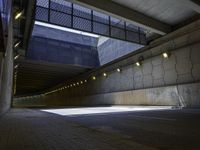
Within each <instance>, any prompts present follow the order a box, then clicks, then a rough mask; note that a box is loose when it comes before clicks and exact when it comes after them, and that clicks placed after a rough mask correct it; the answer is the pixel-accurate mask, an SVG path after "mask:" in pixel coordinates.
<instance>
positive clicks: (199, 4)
mask: <svg viewBox="0 0 200 150" xmlns="http://www.w3.org/2000/svg"><path fill="white" fill-rule="evenodd" d="M179 2H180V3H181V4H183V5H185V6H187V7H188V8H191V9H193V10H194V11H196V12H198V13H200V1H199V0H179Z"/></svg>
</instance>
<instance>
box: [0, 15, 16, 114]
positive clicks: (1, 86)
mask: <svg viewBox="0 0 200 150" xmlns="http://www.w3.org/2000/svg"><path fill="white" fill-rule="evenodd" d="M13 61H14V59H13V21H12V16H11V17H10V22H9V26H8V40H7V46H6V52H5V56H4V57H3V60H2V65H1V66H2V70H1V76H0V77H1V79H0V114H1V113H4V112H6V111H7V110H9V108H10V106H11V100H12V94H13V88H12V87H13Z"/></svg>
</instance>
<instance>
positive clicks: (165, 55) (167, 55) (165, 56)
mask: <svg viewBox="0 0 200 150" xmlns="http://www.w3.org/2000/svg"><path fill="white" fill-rule="evenodd" d="M169 56H170V54H169V52H164V53H162V57H163V58H169Z"/></svg>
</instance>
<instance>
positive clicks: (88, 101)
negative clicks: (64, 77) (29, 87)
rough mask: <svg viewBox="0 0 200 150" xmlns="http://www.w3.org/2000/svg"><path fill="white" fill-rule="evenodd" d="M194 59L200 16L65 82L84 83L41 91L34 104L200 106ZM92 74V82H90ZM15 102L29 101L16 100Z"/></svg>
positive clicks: (198, 51)
mask: <svg viewBox="0 0 200 150" xmlns="http://www.w3.org/2000/svg"><path fill="white" fill-rule="evenodd" d="M166 51H168V52H170V54H171V56H170V57H169V58H167V59H164V58H162V57H161V54H162V53H163V52H166ZM139 56H143V57H144V61H143V62H142V65H141V66H140V67H137V66H135V62H136V61H137V59H138V57H139ZM199 58H200V20H198V21H197V22H195V23H193V24H190V25H188V26H187V27H184V28H183V29H180V30H178V31H175V32H174V33H171V34H169V35H166V36H165V37H163V38H161V39H158V40H156V41H154V42H152V43H151V44H150V45H148V46H146V47H144V48H142V49H141V50H139V51H138V52H136V53H133V54H132V55H128V56H127V57H124V58H122V59H120V60H116V61H115V62H114V63H110V64H108V65H105V66H103V67H100V68H99V69H97V70H96V71H93V72H91V73H88V74H85V75H82V76H78V77H76V78H74V79H73V80H71V81H68V85H69V84H71V83H77V82H79V81H80V80H84V79H87V80H88V82H87V83H85V84H83V85H80V86H76V87H73V88H67V89H65V90H62V91H60V92H56V93H51V94H48V95H43V96H42V97H41V98H40V99H39V100H38V103H42V104H44V105H47V106H53V105H59V106H60V105H62V106H64V105H65V106H67V105H70V106H71V105H115V104H120V105H173V106H177V105H178V106H184V107H200V99H199V97H200V90H199V89H200V67H199V66H200V59H199ZM118 67H119V68H121V70H122V71H121V72H120V73H119V72H117V71H116V68H118ZM103 72H107V74H108V76H107V77H103V76H102V73H103ZM93 75H95V76H96V77H97V80H95V81H93V80H91V76H93ZM60 86H65V85H60ZM29 102H30V103H31V101H29ZM30 103H29V104H30ZM16 104H18V106H19V105H20V104H27V105H28V103H24V101H21V100H19V101H18V102H16Z"/></svg>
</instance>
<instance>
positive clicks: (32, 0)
mask: <svg viewBox="0 0 200 150" xmlns="http://www.w3.org/2000/svg"><path fill="white" fill-rule="evenodd" d="M35 4H36V0H29V1H28V4H27V13H26V22H25V29H24V37H23V49H24V50H27V48H28V42H29V39H30V37H31V33H32V30H33V25H34V19H33V18H34V15H35Z"/></svg>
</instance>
